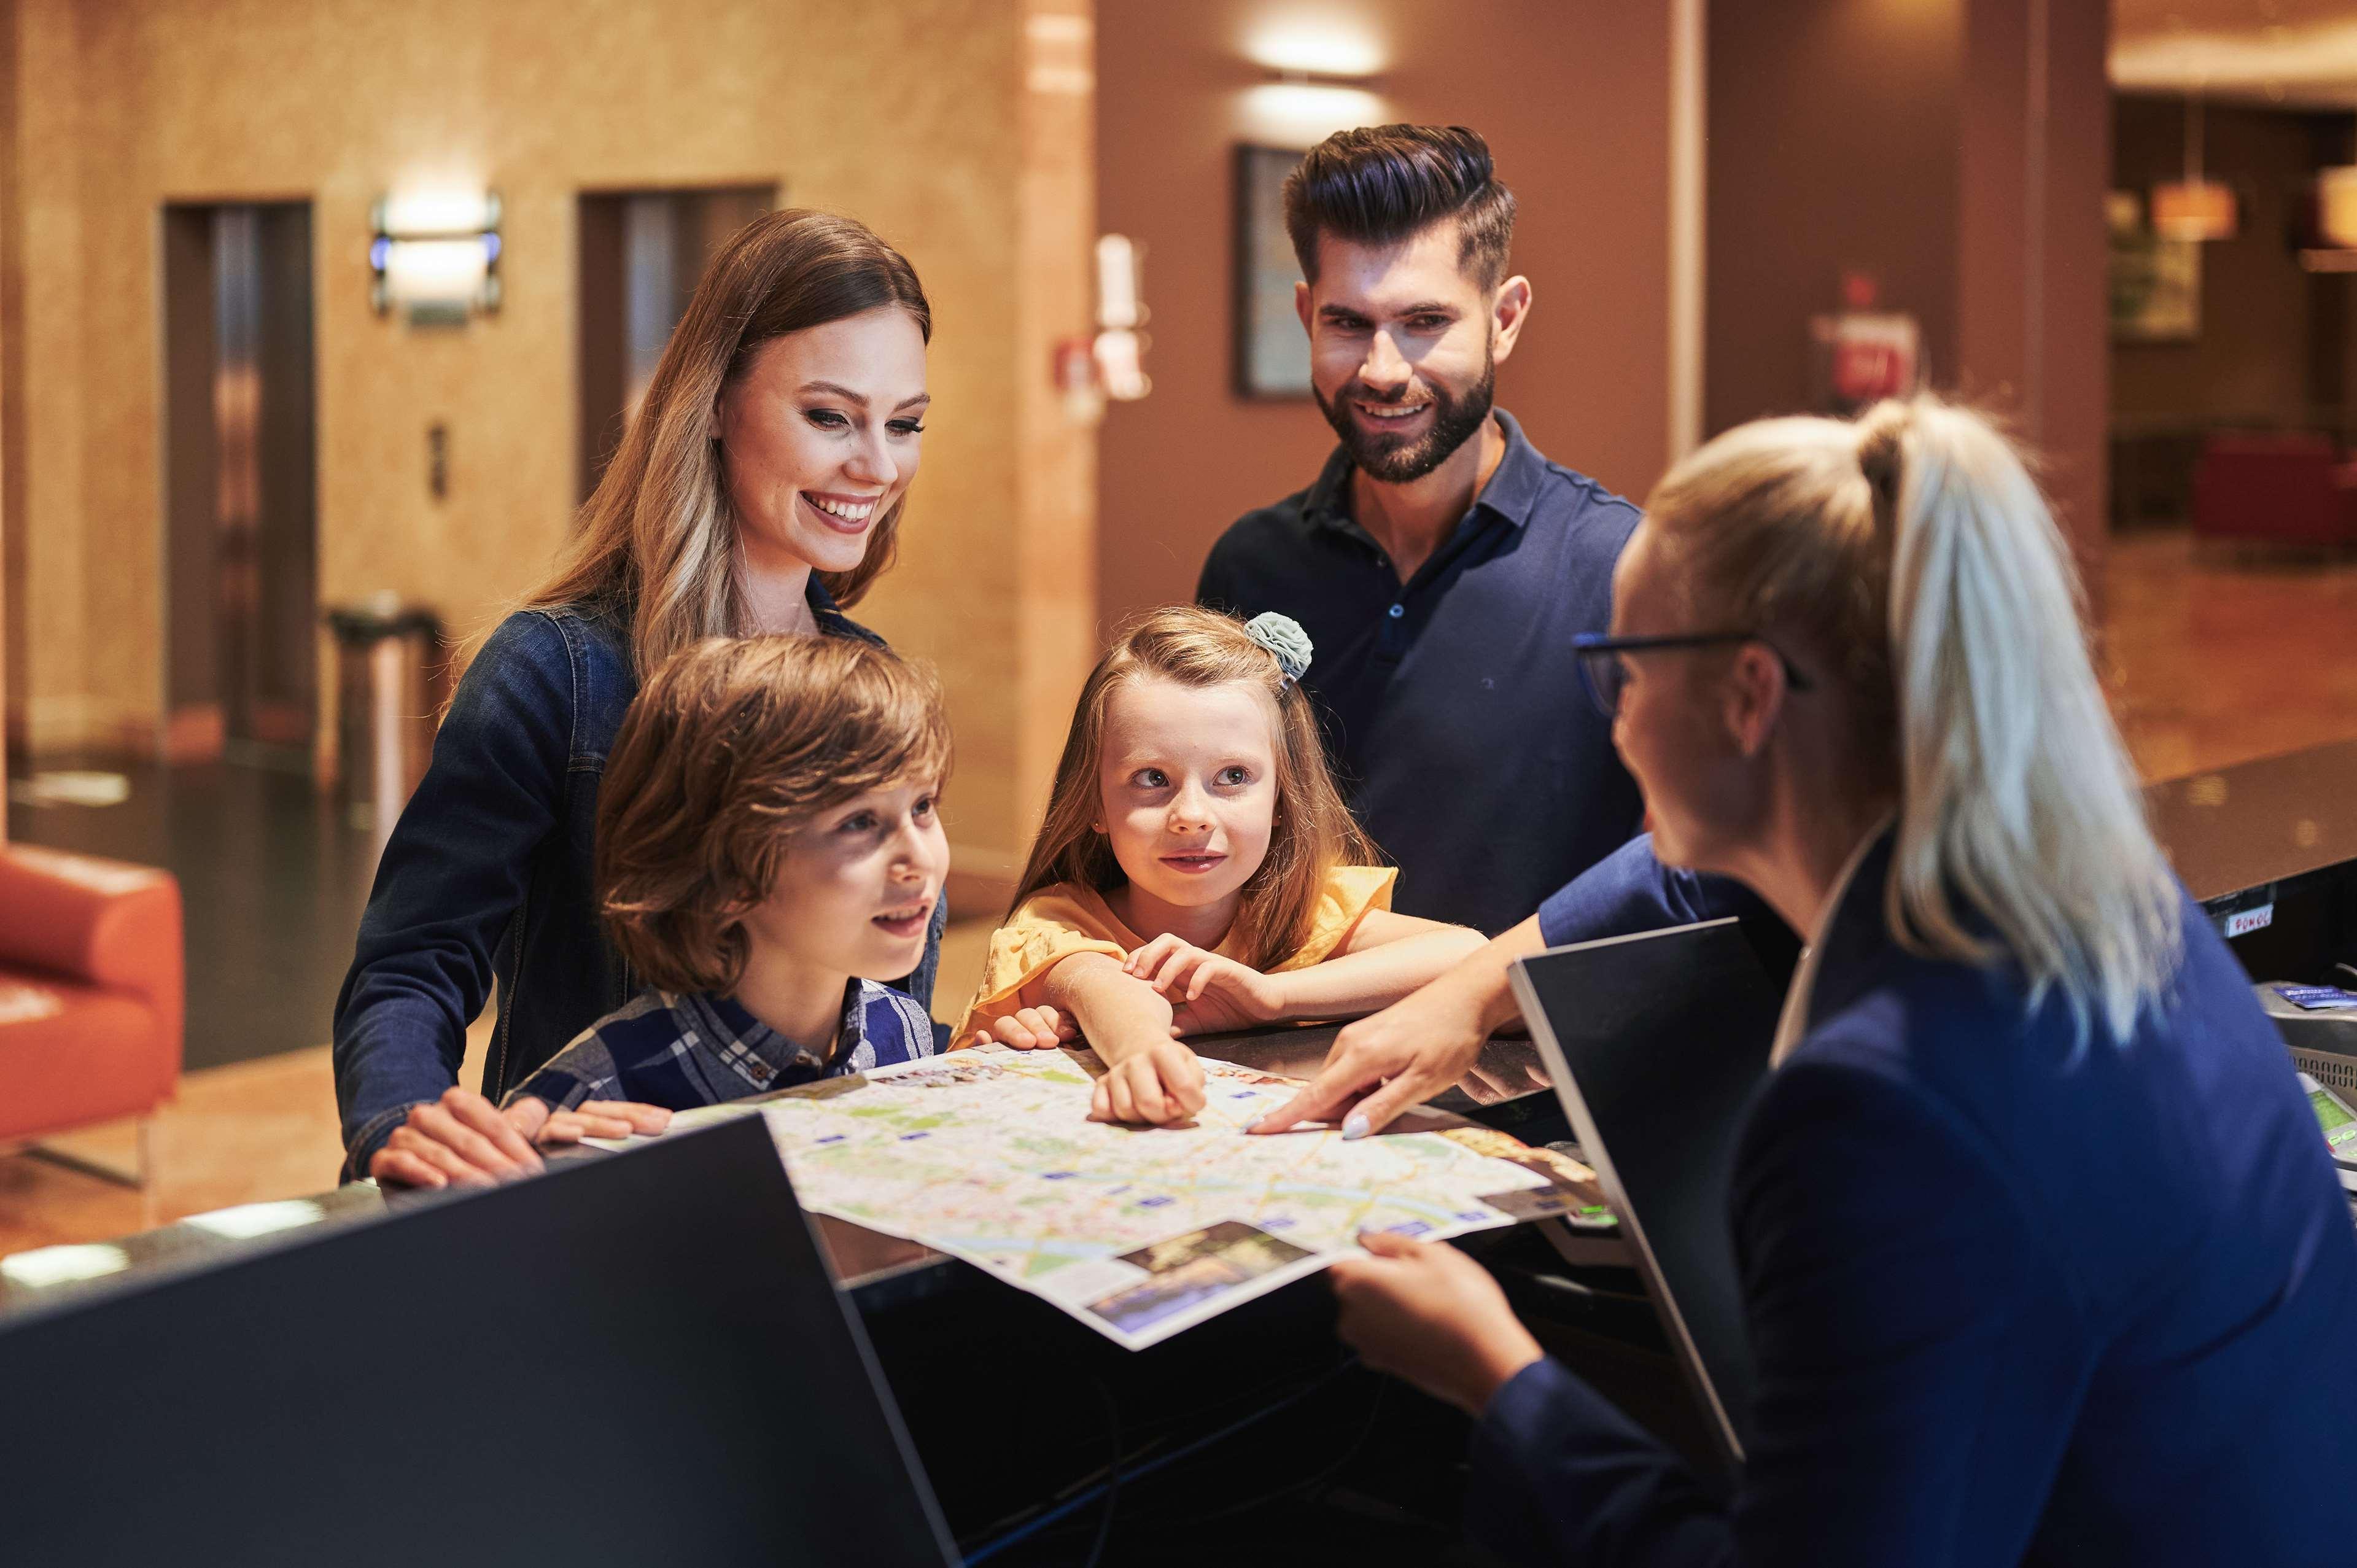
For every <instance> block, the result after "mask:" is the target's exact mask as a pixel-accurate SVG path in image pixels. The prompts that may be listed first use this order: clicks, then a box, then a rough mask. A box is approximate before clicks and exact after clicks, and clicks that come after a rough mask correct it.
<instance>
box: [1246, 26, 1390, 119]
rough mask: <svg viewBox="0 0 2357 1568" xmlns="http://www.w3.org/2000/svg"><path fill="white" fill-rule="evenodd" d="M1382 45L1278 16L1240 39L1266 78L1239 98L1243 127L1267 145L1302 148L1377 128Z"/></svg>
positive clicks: (1382, 112) (1337, 29)
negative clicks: (1363, 128)
mask: <svg viewBox="0 0 2357 1568" xmlns="http://www.w3.org/2000/svg"><path fill="white" fill-rule="evenodd" d="M1385 55H1386V48H1385V46H1384V45H1383V42H1382V41H1380V40H1379V39H1377V38H1373V37H1372V36H1369V35H1362V34H1360V33H1358V32H1355V31H1353V30H1351V29H1347V28H1341V27H1334V26H1332V25H1331V24H1330V23H1320V24H1313V23H1311V22H1308V21H1306V20H1302V19H1298V18H1296V19H1293V20H1286V18H1284V17H1283V16H1279V17H1278V18H1276V19H1275V20H1274V21H1272V22H1270V23H1269V24H1267V25H1266V26H1265V27H1261V28H1259V29H1257V30H1256V31H1255V32H1254V34H1253V35H1252V36H1251V37H1249V38H1246V39H1245V40H1244V41H1243V56H1244V58H1245V59H1248V60H1250V61H1252V62H1253V64H1254V65H1256V66H1258V67H1259V68H1260V69H1261V71H1262V73H1263V75H1264V77H1265V80H1264V81H1262V82H1261V84H1260V85H1259V86H1257V87H1253V88H1249V89H1247V90H1246V91H1245V92H1244V94H1243V129H1244V131H1245V132H1246V134H1250V135H1252V136H1254V137H1256V138H1258V139H1260V140H1262V141H1264V142H1265V143H1268V144H1269V145H1276V146H1285V147H1307V146H1308V145H1311V144H1312V143H1315V142H1318V141H1320V140H1323V139H1324V138H1325V137H1327V136H1329V135H1330V134H1333V133H1334V132H1336V131H1340V130H1346V129H1348V128H1350V127H1351V126H1353V125H1372V124H1381V123H1382V122H1383V119H1384V117H1385V112H1386V106H1385V104H1384V102H1383V95H1382V93H1381V92H1380V91H1378V89H1380V87H1381V86H1382V79H1381V77H1380V75H1379V73H1380V72H1381V71H1382V70H1383V65H1384V61H1385Z"/></svg>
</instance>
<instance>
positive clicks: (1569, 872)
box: [1196, 409, 1643, 934]
mask: <svg viewBox="0 0 2357 1568" xmlns="http://www.w3.org/2000/svg"><path fill="white" fill-rule="evenodd" d="M1496 417H1497V421H1498V425H1499V428H1500V429H1501V430H1502V431H1503V432H1504V434H1505V437H1506V455H1505V456H1504V457H1503V458H1502V459H1501V461H1500V462H1499V464H1498V467H1497V470H1496V471H1495V472H1494V473H1492V474H1491V476H1490V482H1489V483H1488V484H1487V485H1485V486H1483V487H1482V489H1481V493H1480V496H1478V497H1476V498H1475V499H1474V502H1473V506H1472V508H1471V510H1469V511H1468V512H1467V513H1466V514H1465V517H1464V519H1463V520H1462V521H1459V522H1458V525H1457V527H1456V528H1455V529H1454V530H1453V531H1451V532H1450V533H1449V535H1448V538H1447V539H1446V540H1444V541H1443V542H1442V543H1441V546H1440V548H1439V549H1438V550H1437V551H1435V552H1434V553H1433V555H1432V558H1431V559H1430V560H1428V561H1426V562H1425V564H1423V565H1422V566H1420V567H1418V568H1417V569H1416V573H1415V576H1414V577H1413V578H1412V579H1410V580H1409V581H1408V582H1406V583H1402V582H1401V581H1400V579H1399V574H1398V573H1397V572H1396V571H1394V569H1393V567H1392V563H1391V557H1390V556H1388V555H1386V554H1385V553H1383V546H1381V545H1380V544H1377V543H1376V542H1375V541H1374V538H1373V536H1372V535H1371V534H1369V533H1368V532H1367V531H1366V530H1365V529H1363V528H1361V527H1360V526H1359V525H1358V523H1356V522H1355V521H1352V520H1351V515H1350V507H1351V485H1350V480H1351V459H1350V456H1349V454H1347V453H1346V452H1344V451H1343V450H1341V449H1340V448H1339V447H1338V448H1336V450H1335V453H1334V456H1332V457H1330V458H1329V459H1328V460H1327V464H1326V467H1325V471H1324V472H1322V473H1321V474H1319V475H1318V482H1317V483H1316V484H1314V485H1312V486H1310V487H1309V488H1308V489H1306V490H1303V491H1301V492H1300V493H1299V494H1297V495H1292V496H1288V497H1286V499H1283V500H1281V501H1279V502H1277V503H1276V504H1275V506H1269V507H1263V508H1262V509H1261V510H1258V511H1254V512H1249V513H1246V514H1245V515H1244V516H1243V518H1241V519H1239V520H1238V521H1237V522H1236V523H1235V525H1234V526H1233V527H1232V528H1230V529H1229V530H1228V532H1226V533H1225V534H1223V535H1222V536H1221V539H1220V542H1218V543H1217V544H1215V545H1213V546H1212V547H1211V558H1210V559H1209V560H1208V561H1206V562H1205V563H1204V564H1203V575H1202V580H1201V582H1200V585H1198V586H1197V588H1196V597H1197V598H1198V599H1199V600H1200V601H1201V602H1202V603H1203V604H1205V605H1207V606H1209V607H1212V608H1215V609H1224V610H1231V611H1233V612H1234V613H1236V614H1238V615H1242V616H1245V617H1251V616H1255V615H1258V614H1260V613H1261V612H1262V611H1264V610H1276V611H1279V612H1281V613H1283V614H1285V615H1288V616H1291V617H1292V618H1294V619H1296V620H1297V621H1299V622H1300V623H1301V625H1302V628H1303V629H1305V630H1306V631H1308V633H1309V638H1310V640H1311V642H1313V643H1314V644H1315V645H1316V647H1317V654H1316V657H1315V659H1314V660H1312V662H1311V664H1310V667H1309V673H1308V676H1307V677H1305V678H1304V680H1303V682H1302V683H1303V684H1304V685H1305V686H1307V687H1308V689H1309V692H1310V693H1311V695H1312V696H1313V697H1314V698H1315V699H1316V701H1317V703H1318V716H1319V719H1320V721H1321V723H1322V724H1323V725H1324V726H1325V730H1326V740H1327V748H1328V755H1329V757H1331V758H1332V760H1333V763H1334V768H1335V773H1336V776H1337V778H1338V779H1340V782H1341V785H1342V788H1343V791H1344V793H1345V795H1346V796H1348V798H1349V800H1350V801H1351V808H1352V809H1353V810H1354V811H1357V812H1358V816H1359V821H1360V822H1361V824H1362V825H1363V826H1364V827H1365V828H1366V830H1367V832H1368V833H1369V834H1370V835H1372V837H1373V839H1374V841H1375V843H1377V845H1379V846H1380V847H1381V848H1382V849H1383V852H1384V854H1387V855H1389V856H1390V857H1391V858H1392V859H1393V860H1394V861H1395V862H1396V863H1397V864H1398V865H1399V867H1400V880H1399V891H1398V893H1397V895H1396V897H1395V898H1394V905H1395V907H1396V908H1399V909H1400V910H1402V911H1403V912H1405V913H1407V914H1411V915H1423V916H1426V917H1428V918H1432V919H1436V920H1452V921H1455V922H1458V924H1461V925H1467V926H1471V927H1473V928H1475V929H1478V930H1480V931H1484V932H1489V933H1492V934H1494V933H1496V932H1498V931H1501V930H1504V929H1506V928H1508V927H1509V926H1512V925H1515V924H1518V923H1520V922H1521V921H1523V920H1525V919H1527V918H1530V916H1531V914H1532V912H1533V911H1534V910H1535V909H1537V908H1538V907H1539V905H1540V903H1541V902H1542V901H1543V900H1544V898H1545V897H1547V895H1548V894H1550V893H1553V892H1554V891H1555V889H1557V888H1559V887H1561V886H1564V885H1565V884H1566V883H1568V882H1570V881H1571V880H1572V879H1573V878H1575V877H1577V875H1579V874H1580V873H1581V872H1583V871H1585V870H1587V868H1588V867H1589V866H1590V865H1594V864H1595V863H1596V862H1598V860H1601V859H1603V858H1604V856H1606V855H1607V854H1610V853H1611V852H1612V851H1613V850H1615V849H1617V848H1619V847H1620V845H1621V844H1623V843H1626V842H1628V840H1629V838H1630V837H1631V835H1632V834H1633V833H1635V832H1637V828H1638V824H1639V822H1640V821H1641V818H1642V816H1643V807H1642V805H1641V803H1640V801H1639V800H1638V796H1637V786H1636V784H1635V782H1634V781H1633V780H1632V779H1630V777H1629V774H1628V771H1627V770H1626V769H1625V768H1622V767H1621V766H1620V757H1619V756H1617V755H1616V754H1615V753H1614V751H1613V749H1612V735H1611V726H1610V725H1609V723H1607V721H1606V720H1605V718H1604V716H1603V715H1602V714H1598V712H1597V711H1596V707H1595V704H1594V703H1591V702H1589V701H1588V699H1587V693H1586V692H1585V690H1584V689H1583V687H1582V686H1581V684H1580V679H1579V669H1578V661H1577V660H1575V659H1574V658H1573V657H1572V651H1571V639H1572V638H1573V636H1574V634H1576V633H1578V632H1583V631H1603V630H1605V629H1607V628H1608V626H1609V623H1610V621H1611V618H1612V567H1613V564H1614V563H1615V562H1616V561H1618V560H1619V559H1620V548H1621V546H1622V545H1624V544H1626V543H1627V542H1629V535H1630V534H1631V532H1634V531H1635V529H1636V526H1637V520H1638V511H1637V509H1636V508H1635V507H1633V506H1631V505H1630V504H1629V503H1628V502H1627V501H1625V500H1623V499H1620V497H1619V496H1616V495H1613V494H1612V493H1611V492H1610V491H1609V490H1607V489H1604V487H1603V486H1601V485H1599V484H1598V483H1597V482H1596V481H1595V480H1593V479H1590V478H1586V477H1585V476H1583V475H1580V474H1575V473H1573V472H1572V471H1571V470H1570V469H1568V468H1566V467H1562V466H1561V465H1560V464H1556V463H1551V462H1549V461H1548V460H1547V459H1546V458H1545V457H1544V456H1541V455H1540V454H1539V452H1538V449H1537V448H1536V447H1534V446H1532V445H1531V444H1530V442H1529V441H1528V440H1526V439H1525V438H1524V437H1523V431H1522V426H1520V425H1519V424H1515V423H1514V420H1513V418H1512V416H1511V415H1510V414H1508V413H1506V412H1505V411H1504V410H1502V409H1501V410H1500V411H1498V413H1497V416H1496Z"/></svg>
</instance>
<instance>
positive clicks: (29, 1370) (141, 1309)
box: [0, 1118, 955, 1568]
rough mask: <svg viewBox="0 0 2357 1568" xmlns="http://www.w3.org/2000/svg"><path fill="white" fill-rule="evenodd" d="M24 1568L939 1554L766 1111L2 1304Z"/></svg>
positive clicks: (1, 1375)
mask: <svg viewBox="0 0 2357 1568" xmlns="http://www.w3.org/2000/svg"><path fill="white" fill-rule="evenodd" d="M0 1402H5V1409H6V1412H7V1419H6V1420H5V1421H0V1477H5V1479H0V1492H5V1498H6V1502H5V1507H0V1556H5V1558H6V1560H8V1561H10V1562H15V1563H208V1564H209V1563H224V1564H226V1563H236V1564H239V1565H241V1568H261V1565H267V1564H279V1563H285V1564H288V1565H290V1568H291V1565H295V1564H302V1565H305V1568H310V1565H314V1564H317V1563H344V1564H351V1563H371V1564H373V1563H383V1564H387V1565H388V1568H390V1565H393V1564H399V1565H402V1568H414V1564H416V1563H421V1562H430V1563H449V1564H460V1563H465V1564H473V1563H483V1564H501V1565H509V1564H514V1563H567V1564H576V1563H577V1564H587V1563H617V1564H620V1563H629V1564H633V1565H640V1564H645V1563H855V1562H856V1563H932V1564H939V1563H951V1562H954V1561H955V1552H954V1549H953V1547H952V1544H951V1542H950V1540H949V1536H948V1534H947V1531H946V1530H945V1529H944V1527H943V1524H942V1517H941V1514H940V1512H939V1510H938V1509H937V1508H936V1507H935V1504H934V1500H933V1497H932V1494H931V1488H930V1487H929V1486H928V1485H927V1483H926V1480H925V1478H924V1474H923V1471H922V1470H921V1469H920V1466H919V1465H918V1463H917V1460H916V1456H915V1455H914V1453H913V1451H912V1450H911V1448H910V1447H909V1441H908V1437H907V1434H906V1433H905V1432H904V1431H903V1430H902V1428H901V1425H900V1421H899V1413H898V1412H897V1410H896V1408H895V1406H894V1404H893V1402H892V1397H891V1394H890V1391H889V1390H888V1388H887V1386H886V1384H885V1382H884V1380H883V1377H882V1375H881V1374H880V1372H879V1371H878V1369H877V1365H876V1361H875V1359H874V1357H873V1355H872V1354H871V1352H870V1350H869V1348H868V1344H867V1340H866V1336H865V1334H864V1333H863V1332H862V1330H861V1327H860V1325H859V1321H858V1319H857V1317H856V1316H855V1315H854V1313H853V1311H852V1309H851V1307H850V1305H849V1304H848V1303H847V1302H846V1301H845V1299H844V1298H843V1296H842V1295H841V1294H838V1292H837V1291H836V1289H835V1287H834V1283H833V1281H832V1279H831V1278H830V1276H829V1274H828V1273H827V1267H826V1264H825V1262H824V1261H823V1256H822V1254H821V1252H820V1250H819V1247H818V1245H817V1243H816V1241H815V1240H813V1235H812V1232H811V1229H810V1225H809V1222H808V1220H807V1219H805V1218H804V1216H803V1214H802V1209H801V1208H800V1207H799V1206H798V1205H797V1204H796V1203H795V1201H794V1194H793V1188H792V1187H791V1185H790V1184H789V1183H788V1181H787V1179H786V1173H785V1170H784V1168H783V1166H782V1165H781V1164H780V1161H779V1158H778V1155H777V1153H776V1151H775V1149H774V1148H773V1147H772V1145H771V1144H770V1138H769V1133H768V1131H767V1129H766V1128H765V1127H764V1125H763V1124H762V1122H760V1120H759V1118H749V1119H747V1120H744V1121H740V1122H730V1123H726V1124H724V1125H721V1126H718V1127H715V1128H712V1129H710V1130H709V1131H704V1132H697V1133H687V1134H684V1135H683V1136H679V1137H675V1138H667V1139H663V1140H662V1141H660V1142H657V1143H655V1144H651V1145H650V1146H649V1147H647V1148H645V1149H642V1150H637V1151H633V1152H631V1153H630V1154H626V1155H616V1156H613V1157H609V1158H603V1159H597V1160H585V1161H579V1162H568V1163H564V1164H560V1165H555V1166H554V1167H553V1168H552V1169H551V1170H550V1172H549V1174H547V1175H546V1176H541V1177H538V1178H535V1179H533V1180H530V1181H524V1182H520V1183H517V1184H515V1185H513V1186H511V1187H499V1188H496V1189H492V1190H488V1191H479V1192H473V1193H464V1194H456V1195H452V1196H449V1197H445V1198H441V1199H438V1200H427V1201H425V1202H421V1203H417V1204H414V1205H404V1206H401V1207H399V1208H395V1209H393V1211H391V1212H389V1213H388V1214H387V1215H386V1216H385V1217H384V1218H383V1219H381V1220H376V1221H372V1222H367V1223H361V1224H357V1225H351V1226H346V1227H339V1228H337V1229H335V1230H330V1231H328V1232H326V1233H324V1234H316V1235H312V1236H310V1237H308V1238H307V1237H306V1236H305V1235H304V1234H303V1233H301V1232H294V1233H290V1235H289V1237H288V1239H287V1240H285V1242H284V1243H283V1244H281V1245H278V1246H275V1247H270V1248H267V1249H265V1250H263V1251H258V1252H244V1253H240V1254H238V1255H235V1256H233V1257H231V1258H230V1259H228V1260H226V1261H223V1262H218V1263H215V1264H212V1265H210V1266H203V1265H199V1266H198V1267H196V1268H194V1269H191V1270H188V1271H186V1272H179V1273H167V1274H166V1275H165V1276H164V1277H160V1278H155V1279H140V1278H130V1279H126V1280H125V1281H124V1282H123V1283H121V1284H120V1285H118V1286H115V1287H113V1288H110V1287H108V1286H105V1285H93V1286H91V1287H88V1288H87V1289H86V1290H85V1291H83V1292H81V1293H80V1294H76V1295H75V1296H73V1297H72V1298H70V1299H69V1300H65V1301H62V1302H60V1303H59V1304H57V1305H54V1306H46V1307H39V1308H35V1309H32V1310H31V1311H29V1312H27V1313H26V1314H24V1315H22V1316H11V1317H10V1318H8V1319H6V1320H5V1321H0Z"/></svg>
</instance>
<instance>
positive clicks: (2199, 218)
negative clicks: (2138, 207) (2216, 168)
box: [2152, 92, 2235, 241]
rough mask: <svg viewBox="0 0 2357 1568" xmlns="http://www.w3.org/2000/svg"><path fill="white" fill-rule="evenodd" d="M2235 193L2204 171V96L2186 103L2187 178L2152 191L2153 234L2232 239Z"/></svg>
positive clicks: (2191, 96) (2196, 95)
mask: <svg viewBox="0 0 2357 1568" xmlns="http://www.w3.org/2000/svg"><path fill="white" fill-rule="evenodd" d="M2234 228H2235V222H2234V190H2233V187H2232V186H2228V185H2222V184H2220V183H2219V182H2218V181H2216V180H2214V179H2211V178H2209V177H2206V176H2204V175H2203V174H2202V172H2201V94H2200V93H2198V92H2196V93H2190V94H2188V95H2187V97H2186V100H2185V177H2184V178H2183V179H2181V180H2170V181H2169V182H2168V183H2166V184H2163V185H2156V186H2154V187H2153V188H2152V231H2153V232H2154V233H2156V234H2158V235H2159V236H2160V237H2161V238H2162V239H2164V240H2202V241H2207V240H2231V239H2233V237H2234Z"/></svg>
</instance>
